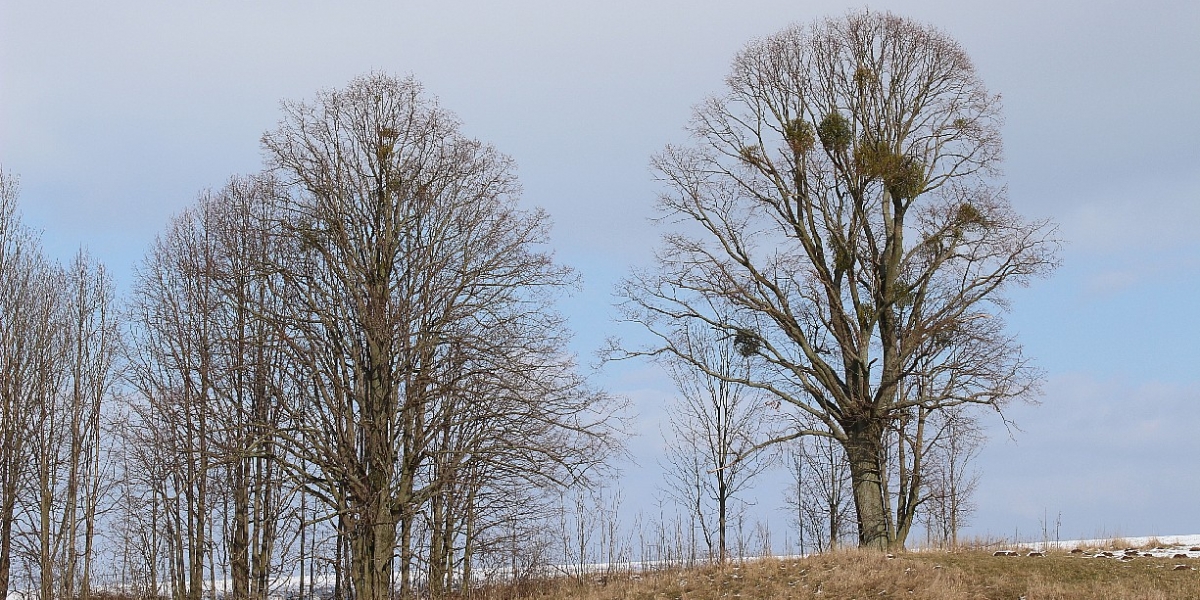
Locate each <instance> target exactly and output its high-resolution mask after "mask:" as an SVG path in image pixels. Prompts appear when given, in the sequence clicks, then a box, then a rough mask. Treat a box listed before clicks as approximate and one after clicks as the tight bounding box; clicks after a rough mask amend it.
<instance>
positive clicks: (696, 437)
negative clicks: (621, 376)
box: [664, 331, 772, 563]
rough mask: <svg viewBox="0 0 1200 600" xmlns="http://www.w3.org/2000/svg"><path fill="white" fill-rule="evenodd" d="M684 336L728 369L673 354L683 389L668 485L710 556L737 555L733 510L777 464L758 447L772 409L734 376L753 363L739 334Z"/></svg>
mask: <svg viewBox="0 0 1200 600" xmlns="http://www.w3.org/2000/svg"><path fill="white" fill-rule="evenodd" d="M683 343H684V344H686V345H687V347H688V351H689V352H691V353H693V354H694V355H697V356H703V357H704V362H705V364H706V365H709V366H711V367H712V368H714V369H716V370H717V371H719V372H720V373H721V374H722V375H721V376H717V377H714V376H710V375H707V374H705V373H704V372H703V371H697V370H696V369H694V368H693V367H692V366H691V365H689V364H687V363H682V362H679V361H672V360H667V361H666V365H667V368H668V371H669V372H670V373H671V378H672V379H673V380H674V381H675V385H676V387H677V388H678V389H679V393H680V396H679V398H678V399H677V400H676V401H675V402H673V403H672V404H671V407H670V409H669V414H670V429H671V437H670V438H669V439H668V440H667V452H666V462H667V464H666V465H664V466H665V468H666V475H667V479H666V485H667V487H668V491H669V493H670V494H671V496H673V497H674V498H675V500H676V501H677V502H679V503H680V504H681V505H682V506H683V507H684V508H685V509H686V510H687V511H688V512H689V513H690V515H691V518H692V519H693V521H694V522H695V523H696V525H698V527H699V529H700V532H701V534H702V535H703V537H704V543H705V545H706V546H707V547H708V556H709V558H710V559H711V558H714V557H715V558H716V559H717V561H718V562H721V563H724V562H725V561H726V560H728V558H729V536H728V533H729V525H730V521H729V518H730V516H731V515H732V514H733V512H732V511H733V510H734V508H735V503H736V502H737V496H738V495H739V493H740V492H742V491H744V490H745V489H746V488H748V487H749V486H750V485H751V483H752V480H753V478H754V476H755V475H758V474H759V473H761V472H762V471H763V470H764V469H766V468H767V467H768V466H770V464H771V458H772V457H771V456H770V455H768V454H767V453H766V452H763V451H756V450H757V446H758V445H759V443H760V442H761V441H762V440H763V438H764V437H765V435H766V432H767V427H768V425H769V423H768V422H767V421H768V418H769V417H770V416H771V415H770V410H769V407H768V406H767V404H766V403H765V398H764V397H763V395H762V394H760V393H757V392H756V391H755V390H753V389H752V388H748V387H746V386H743V385H741V384H736V383H731V382H730V380H731V379H733V378H735V377H738V376H739V374H740V373H744V372H745V371H746V369H747V361H746V357H744V356H741V355H740V354H739V353H738V351H737V350H736V349H735V348H734V341H733V340H716V339H712V338H711V337H709V336H708V335H707V334H706V332H704V331H700V332H696V333H695V335H688V336H687V337H686V339H685V340H684V341H683Z"/></svg>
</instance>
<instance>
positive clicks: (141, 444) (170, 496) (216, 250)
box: [0, 75, 621, 600]
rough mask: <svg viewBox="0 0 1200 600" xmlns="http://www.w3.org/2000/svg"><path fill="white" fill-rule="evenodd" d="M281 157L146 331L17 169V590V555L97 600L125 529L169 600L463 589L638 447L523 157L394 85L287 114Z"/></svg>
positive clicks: (167, 236)
mask: <svg viewBox="0 0 1200 600" xmlns="http://www.w3.org/2000/svg"><path fill="white" fill-rule="evenodd" d="M263 146H264V148H265V150H266V154H267V156H268V164H267V169H266V171H264V172H263V173H262V174H259V175H254V176H249V177H235V178H233V179H232V180H231V181H230V182H229V183H228V184H227V185H226V186H224V187H223V188H221V189H219V190H217V191H213V192H206V193H204V194H202V195H201V196H200V197H199V198H198V200H197V201H196V203H195V204H194V205H193V206H191V207H190V208H188V209H187V210H185V211H184V212H182V213H181V214H179V215H177V216H176V217H175V218H174V219H173V220H172V222H171V224H170V225H169V227H168V229H167V230H166V231H165V232H164V233H163V234H161V235H160V236H159V237H158V239H157V240H156V241H155V243H154V245H153V247H152V248H151V249H150V251H149V252H148V253H147V255H146V258H145V260H144V261H143V262H142V264H141V265H140V267H139V268H138V270H137V274H136V277H135V281H134V284H133V288H132V290H131V293H130V295H129V298H128V300H127V302H125V308H124V310H123V313H124V327H123V329H124V334H125V335H124V343H122V342H121V340H120V339H119V334H120V333H121V330H119V328H118V326H117V318H116V317H117V315H116V310H115V309H114V307H113V293H112V285H111V283H110V282H109V280H108V278H107V276H106V275H105V273H104V271H103V269H100V268H98V267H95V266H93V265H92V264H91V263H90V262H89V260H88V259H87V257H86V255H80V257H79V258H77V259H76V261H75V262H74V263H72V265H71V266H70V267H68V268H62V267H59V266H57V265H54V264H52V263H50V262H48V261H47V260H46V259H45V258H44V257H43V255H42V253H41V250H40V249H39V248H38V245H37V239H36V236H35V235H33V234H32V233H31V232H30V231H28V230H27V229H25V228H23V227H22V226H21V224H20V222H19V219H18V217H17V215H16V211H15V204H16V200H15V199H16V189H15V183H13V182H12V181H11V178H9V177H7V176H6V177H5V179H4V182H3V188H0V189H2V191H3V196H2V198H3V202H2V203H0V209H3V210H0V277H2V279H0V303H2V304H0V315H3V318H2V319H0V341H2V343H3V344H4V347H3V348H2V349H0V361H2V364H0V368H2V369H3V371H0V373H2V374H3V378H2V379H0V384H2V389H0V394H2V395H0V399H2V401H3V409H4V410H3V413H2V415H0V427H2V430H0V434H2V435H3V440H2V441H3V443H2V444H0V449H2V450H0V452H2V453H3V455H2V456H0V475H2V476H3V481H2V482H0V483H2V487H3V494H2V496H0V526H2V527H0V588H2V589H0V592H4V591H6V589H7V582H8V581H9V573H10V570H11V567H10V565H12V564H14V560H13V555H14V553H16V554H19V555H20V557H21V560H19V561H17V562H19V563H20V564H21V565H22V568H23V569H25V572H26V581H27V582H34V583H36V584H37V587H38V589H39V590H41V595H42V597H43V598H45V600H49V599H50V598H52V597H87V596H88V594H89V591H88V590H89V585H90V579H89V577H90V574H91V573H92V572H93V565H92V564H91V562H92V561H93V557H95V556H98V555H99V554H100V553H98V552H97V551H96V548H95V546H94V542H95V540H96V535H97V531H98V527H99V526H100V525H104V526H106V527H107V529H106V530H105V532H104V533H105V537H106V541H107V551H108V552H107V556H109V558H110V563H111V564H110V565H109V566H110V567H111V569H110V570H109V573H117V574H119V576H118V577H117V578H116V580H115V581H110V583H113V584H114V585H120V586H123V588H124V589H125V590H126V591H129V592H131V593H138V594H142V595H145V596H147V597H160V596H164V595H165V596H169V597H173V598H180V599H185V598H186V599H189V600H198V599H199V598H201V597H204V596H205V595H206V594H211V593H227V594H229V595H231V596H232V597H234V598H265V597H267V595H268V594H270V593H271V592H272V591H273V590H275V589H277V588H279V587H280V586H281V585H284V584H288V585H291V584H292V583H295V582H291V581H289V580H288V578H292V579H296V578H298V579H299V581H298V585H299V587H300V588H301V589H303V588H304V586H305V582H306V581H307V586H308V588H309V590H313V589H314V588H316V587H317V586H318V585H321V586H325V585H328V584H329V582H328V574H329V573H332V575H333V582H332V586H333V587H334V593H336V594H338V595H339V596H341V597H354V598H360V599H367V598H387V597H392V596H393V595H398V596H399V597H404V598H408V597H414V596H415V595H416V593H417V590H416V586H418V585H420V586H422V587H423V590H424V592H425V593H428V594H429V595H431V596H433V597H442V596H444V595H446V593H448V592H449V591H450V590H451V588H453V587H457V586H460V585H464V584H466V585H469V583H470V582H471V581H473V580H474V579H475V576H474V574H473V572H472V570H473V568H476V566H478V565H489V564H494V563H497V562H498V561H496V560H494V559H492V558H488V557H489V556H491V555H495V554H497V553H501V554H504V553H507V554H513V552H514V551H515V550H514V544H519V545H521V546H522V547H524V546H525V545H526V543H527V540H528V539H529V536H523V535H522V534H521V530H522V529H525V528H528V527H530V526H531V525H530V524H531V523H539V522H543V521H544V522H545V523H546V524H547V526H549V525H548V524H549V523H551V522H552V521H551V519H552V518H553V513H552V511H551V510H550V508H551V507H552V506H553V504H554V501H555V499H556V498H557V497H558V496H559V493H560V491H561V490H562V489H564V488H566V487H568V486H575V485H582V484H586V483H588V482H589V480H590V479H591V478H594V477H595V476H596V474H597V473H599V472H601V471H603V470H604V468H605V461H606V460H607V459H608V457H610V456H611V455H612V453H613V451H614V450H616V449H617V448H618V445H619V444H618V442H619V434H620V431H621V423H620V422H619V413H620V411H619V409H620V406H619V404H618V403H617V402H615V401H614V400H613V399H612V398H610V397H609V396H607V395H606V394H605V393H603V392H600V391H597V390H595V389H593V388H591V387H590V386H589V384H588V383H587V381H586V380H585V379H584V378H583V377H582V376H581V375H579V374H578V373H577V369H576V366H575V364H574V361H573V359H572V357H571V355H570V353H569V352H568V351H567V348H566V344H567V341H568V332H567V330H566V328H565V324H564V319H563V318H562V317H561V316H560V315H558V313H556V312H555V311H554V309H553V303H554V301H555V300H556V298H557V297H558V296H560V295H561V294H562V293H564V291H565V290H566V289H567V288H569V287H570V286H571V285H572V284H573V282H574V278H575V275H574V273H573V272H572V271H571V270H570V269H568V268H566V267H564V266H561V265H559V264H557V263H555V262H554V260H553V259H552V257H551V255H550V253H549V251H548V249H547V248H546V241H547V234H548V220H547V216H546V215H545V213H544V212H541V211H539V210H525V209H522V208H520V207H519V206H518V204H517V199H518V195H519V186H518V184H517V181H516V178H515V176H514V174H513V167H512V163H511V161H510V160H509V159H508V158H507V157H505V156H503V155H502V154H500V153H498V152H497V151H496V150H494V149H493V148H492V147H490V146H488V145H486V144H483V143H480V142H478V141H475V140H472V139H469V138H466V137H465V136H463V135H462V134H460V133H459V131H458V124H457V121H456V120H455V118H454V117H453V115H451V114H449V113H448V112H446V111H444V110H443V109H441V108H440V107H438V106H437V104H436V103H435V102H434V101H432V100H430V99H429V98H428V97H426V96H425V95H424V93H423V92H422V90H421V88H420V86H419V85H418V84H417V83H416V82H414V81H413V80H411V79H397V78H393V77H389V76H384V75H369V76H364V77H361V78H358V79H356V80H354V81H353V82H351V83H350V85H349V86H348V87H346V88H345V89H341V90H331V91H326V92H322V93H320V94H319V95H318V96H317V98H316V100H315V101H313V102H311V103H305V102H296V103H287V104H285V105H284V116H283V118H282V120H281V121H280V123H279V126H278V127H277V128H276V129H275V130H273V131H271V132H268V133H267V134H266V135H264V136H263ZM118 362H119V363H120V364H119V365H118ZM118 367H120V369H119V371H118ZM118 377H120V380H119V382H120V387H119V389H120V391H121V393H120V394H117V393H116V392H117V390H118V388H117V387H115V386H116V383H117V382H118ZM106 519H107V520H106ZM317 580H319V581H320V582H321V583H319V584H318V583H317Z"/></svg>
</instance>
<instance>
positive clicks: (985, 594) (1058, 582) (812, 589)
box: [476, 551, 1200, 600]
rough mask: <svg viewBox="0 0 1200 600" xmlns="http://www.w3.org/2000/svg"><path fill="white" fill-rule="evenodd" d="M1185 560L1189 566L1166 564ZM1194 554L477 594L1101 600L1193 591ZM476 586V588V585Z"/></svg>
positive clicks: (845, 567) (843, 556) (765, 572)
mask: <svg viewBox="0 0 1200 600" xmlns="http://www.w3.org/2000/svg"><path fill="white" fill-rule="evenodd" d="M1178 564H1187V565H1189V566H1190V567H1192V570H1182V571H1175V570H1173V569H1174V567H1175V565H1178ZM1197 569H1200V559H1155V558H1138V559H1134V560H1132V561H1129V562H1122V561H1118V560H1115V559H1106V558H1085V557H1081V556H1078V555H1072V554H1069V553H1066V552H1062V551H1059V552H1053V553H1051V554H1050V555H1049V556H1047V557H1044V558H1030V557H1026V556H1021V557H995V556H992V555H991V552H981V551H965V552H958V553H944V552H916V553H907V554H900V555H897V556H896V557H895V558H894V559H889V558H887V557H885V556H882V555H879V554H876V553H867V552H859V551H841V552H836V553H831V554H823V555H818V556H813V557H809V558H802V559H763V560H757V561H753V562H748V563H746V564H744V565H741V566H736V565H729V566H726V567H724V568H720V567H716V566H707V567H702V568H697V569H692V570H673V571H660V572H655V573H647V574H642V575H635V576H623V577H619V578H607V579H605V580H604V581H603V582H601V581H599V579H598V578H594V579H589V580H588V581H585V582H580V581H577V580H574V579H558V580H549V581H542V582H539V583H538V584H537V585H526V586H525V587H523V588H521V589H512V588H508V589H504V588H493V589H490V590H487V593H482V594H478V595H477V596H476V597H477V598H478V597H486V598H490V599H492V600H502V599H508V598H517V597H521V598H534V599H543V598H544V599H562V600H755V599H760V598H761V599H767V598H770V599H788V598H795V599H808V598H811V599H821V600H835V599H850V598H857V599H860V600H861V599H866V598H921V599H927V600H951V599H953V600H963V599H967V600H972V599H988V600H998V599H1011V600H1019V599H1021V598H1025V599H1026V600H1052V599H1053V600H1108V599H1113V600H1116V599H1121V600H1130V599H1134V600H1136V599H1143V598H1144V599H1155V600H1158V599H1167V598H1171V599H1176V598H1181V599H1183V598H1200V570H1197ZM481 591H482V590H481Z"/></svg>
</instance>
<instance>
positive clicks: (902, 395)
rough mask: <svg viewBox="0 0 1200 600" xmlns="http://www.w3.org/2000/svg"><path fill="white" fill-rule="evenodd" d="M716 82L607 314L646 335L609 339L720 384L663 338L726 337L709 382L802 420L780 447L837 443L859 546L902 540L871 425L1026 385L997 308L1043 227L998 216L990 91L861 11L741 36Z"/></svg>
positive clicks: (908, 31) (667, 166)
mask: <svg viewBox="0 0 1200 600" xmlns="http://www.w3.org/2000/svg"><path fill="white" fill-rule="evenodd" d="M726 85H727V89H726V91H725V93H724V94H722V95H719V96H715V97H712V98H710V99H708V100H707V101H705V102H704V103H702V104H701V105H700V106H699V107H698V108H697V109H696V112H695V116H694V118H693V120H692V123H691V126H690V131H691V134H692V139H693V144H692V145H690V146H685V147H669V148H667V150H666V151H665V152H664V153H662V154H661V155H659V156H658V157H657V158H656V159H655V161H654V164H655V167H656V168H657V170H658V172H659V173H660V175H661V177H662V179H663V181H664V182H665V184H666V186H667V190H666V191H665V193H663V194H662V196H661V198H660V206H661V208H662V210H663V211H664V212H665V213H666V214H668V215H670V216H671V217H673V218H676V219H679V220H682V221H683V222H686V223H687V224H688V226H689V227H690V229H685V230H681V231H680V232H678V233H673V234H670V235H667V236H666V237H665V240H664V248H663V250H662V251H661V252H660V253H659V256H658V261H657V266H656V267H655V268H654V269H651V270H648V271H644V272H638V273H636V274H635V275H634V276H632V277H631V278H630V279H629V280H628V281H627V282H626V284H625V285H624V287H623V294H624V296H625V298H626V302H625V303H624V310H625V315H626V318H628V319H629V320H632V321H635V322H638V323H641V324H643V325H644V326H645V327H646V328H647V329H648V330H649V331H650V332H651V333H652V334H654V335H655V336H656V340H657V341H656V342H654V343H653V344H651V345H649V346H648V347H644V348H633V349H630V350H631V351H627V353H629V354H642V353H664V352H665V353H670V354H674V355H675V356H677V357H679V358H680V359H681V360H683V361H685V362H688V363H690V364H692V365H693V366H695V367H696V368H698V369H700V370H701V371H703V372H706V373H708V374H710V375H712V376H715V377H722V375H721V373H720V372H719V370H718V369H716V368H714V366H713V365H710V364H707V362H706V361H705V359H704V357H703V356H698V355H696V354H694V353H692V352H690V351H689V350H688V349H687V347H686V346H683V345H681V344H680V342H679V340H680V335H681V333H680V332H681V331H683V330H685V329H686V328H704V327H707V328H709V329H711V330H712V331H713V332H714V334H716V335H719V336H724V337H725V338H726V339H729V340H731V341H732V342H733V343H734V344H737V345H738V346H739V347H740V348H742V349H743V351H744V352H745V353H746V354H747V355H749V356H753V357H754V359H755V362H754V364H755V367H756V368H755V369H754V371H753V372H752V374H751V375H746V376H742V375H739V376H735V377H728V376H725V378H726V379H728V380H729V381H731V382H733V383H739V384H743V385H748V386H752V387H756V388H758V389H761V390H764V391H767V392H769V393H771V394H774V395H775V396H776V397H777V398H778V399H780V400H781V401H782V402H785V403H787V405H789V406H791V407H792V408H793V409H794V410H795V411H798V413H799V414H800V415H802V416H804V417H807V418H806V419H799V418H798V419H797V422H804V421H806V420H808V419H811V420H812V421H813V422H815V423H816V427H813V428H811V429H809V428H797V429H796V430H794V431H793V432H792V433H791V434H789V435H787V436H783V437H782V438H781V439H787V438H791V437H797V436H802V435H819V436H827V437H831V438H833V439H835V440H836V441H837V442H838V443H840V444H841V446H842V447H843V448H844V450H845V452H846V456H847V458H848V460H849V464H850V472H851V476H852V481H853V486H852V487H853V494H854V501H855V508H856V517H857V523H858V530H859V543H860V545H862V546H865V547H872V548H879V549H883V548H888V547H901V546H903V544H904V538H905V535H906V530H905V529H904V528H902V527H897V522H900V523H904V522H907V521H911V518H912V514H913V511H915V509H916V505H915V504H913V503H906V504H904V505H903V506H898V508H900V514H899V515H896V516H893V515H892V512H891V511H892V508H891V507H892V499H891V498H890V497H889V494H888V489H887V481H888V479H889V477H891V476H892V475H893V474H892V473H889V472H888V470H887V464H886V463H887V460H886V457H887V455H888V453H889V449H888V448H887V447H886V443H885V440H886V439H887V434H888V431H889V429H890V428H892V426H893V425H894V423H895V422H896V420H897V419H898V418H900V416H901V415H903V414H905V413H906V412H908V411H910V410H912V409H917V408H919V409H920V410H924V411H938V410H941V409H944V408H946V407H951V406H958V405H963V404H977V405H988V406H993V407H1002V406H1003V405H1004V404H1005V403H1006V402H1009V401H1011V400H1013V399H1018V398H1027V397H1029V396H1031V395H1032V394H1033V393H1035V391H1036V388H1037V382H1038V380H1039V374H1038V372H1037V371H1036V370H1035V369H1033V368H1032V367H1031V366H1030V365H1029V363H1028V361H1027V359H1026V358H1025V357H1024V356H1023V355H1022V353H1021V348H1020V346H1019V345H1018V344H1017V343H1016V342H1015V341H1014V340H1013V339H1012V338H1011V337H1009V336H1008V335H1006V334H1005V333H1004V331H1003V327H1002V323H1001V320H1000V318H999V314H1000V313H1001V312H1002V311H1003V310H1004V309H1005V308H1006V306H1007V305H1006V303H1005V300H1004V296H1003V294H1004V292H1005V291H1006V290H1007V289H1009V288H1011V287H1012V286H1014V285H1024V284H1026V283H1028V282H1029V281H1030V280H1031V279H1033V278H1035V277H1038V276H1042V275H1045V274H1047V273H1048V272H1050V271H1051V270H1052V269H1053V268H1054V266H1055V265H1056V263H1057V258H1056V253H1057V243H1056V241H1055V240H1054V238H1053V235H1054V229H1053V226H1052V225H1051V224H1050V223H1048V222H1028V221H1025V220H1024V219H1022V218H1021V217H1020V216H1018V215H1017V214H1015V213H1014V212H1013V210H1012V208H1011V206H1010V205H1009V203H1008V201H1007V199H1006V198H1005V190H1004V188H1003V187H1002V186H1001V185H1000V183H999V182H998V181H997V178H996V176H997V169H998V165H999V161H1000V151H1001V140H1000V113H999V111H1000V103H999V98H998V97H997V96H995V95H993V94H991V93H989V92H988V91H987V89H986V88H985V87H984V85H983V84H982V82H980V80H979V78H978V76H977V75H976V73H975V70H974V68H973V66H972V64H971V61H970V59H969V58H968V57H967V55H966V53H965V52H964V51H963V50H962V48H961V47H960V46H959V45H958V44H957V43H956V42H954V41H953V40H952V39H950V38H949V37H947V36H946V35H945V34H943V33H942V32H940V31H938V30H937V29H934V28H932V27H928V26H925V25H922V24H919V23H915V22H913V21H910V20H907V19H904V18H900V17H897V16H894V15H891V14H888V13H876V12H857V13H852V14H849V15H847V16H846V17H842V18H834V19H827V20H824V21H820V22H817V23H815V24H813V25H811V26H809V27H803V26H795V27H791V28H788V29H786V30H784V31H782V32H780V33H778V34H775V35H773V36H769V37H767V38H764V39H762V40H759V41H756V42H753V43H751V44H749V45H748V46H747V47H746V48H745V49H744V50H743V51H742V52H741V53H740V54H738V56H737V57H736V58H735V60H734V63H733V68H732V71H731V73H730V75H729V76H728V77H727V79H726ZM908 458H909V460H910V461H911V460H913V459H914V458H915V457H913V456H909V457H908ZM910 464H911V463H910ZM920 472H921V471H920V469H909V471H908V472H907V474H908V475H912V474H919V473H920ZM914 483H917V482H915V481H912V480H909V481H908V482H907V483H905V484H904V485H907V486H909V488H910V489H911V488H912V487H918V488H919V486H913V484H914Z"/></svg>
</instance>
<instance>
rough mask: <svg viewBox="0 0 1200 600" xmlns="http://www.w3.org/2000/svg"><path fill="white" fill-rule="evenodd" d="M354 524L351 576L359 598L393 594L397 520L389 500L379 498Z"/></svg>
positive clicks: (376, 599)
mask: <svg viewBox="0 0 1200 600" xmlns="http://www.w3.org/2000/svg"><path fill="white" fill-rule="evenodd" d="M368 510H372V512H371V513H368V514H365V515H362V516H361V517H360V519H359V521H358V523H356V524H355V525H354V526H353V527H352V528H351V540H350V551H351V554H352V556H351V561H350V578H351V580H352V581H353V583H354V597H355V599H356V600H386V599H388V598H390V597H391V571H392V555H393V553H394V551H395V548H396V521H395V519H394V518H393V517H392V516H391V510H390V509H389V508H388V507H387V506H386V502H376V503H375V505H374V506H371V507H369V508H368Z"/></svg>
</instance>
